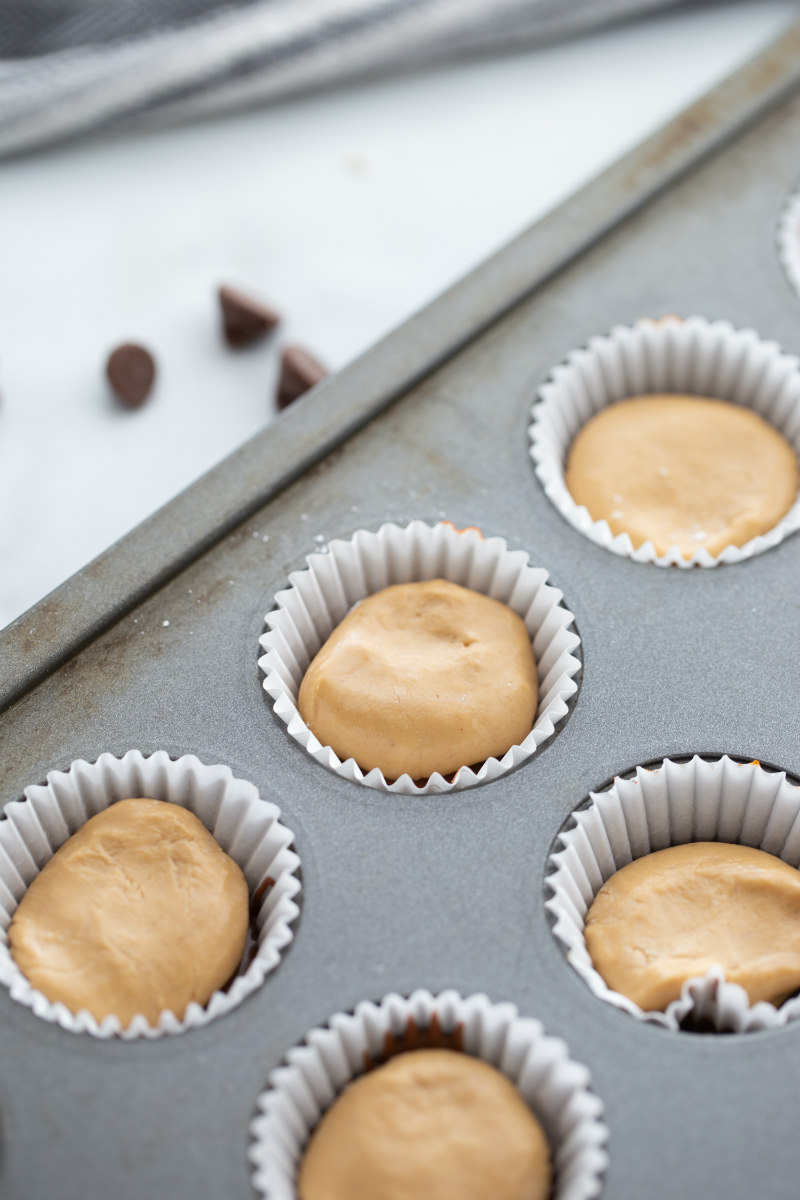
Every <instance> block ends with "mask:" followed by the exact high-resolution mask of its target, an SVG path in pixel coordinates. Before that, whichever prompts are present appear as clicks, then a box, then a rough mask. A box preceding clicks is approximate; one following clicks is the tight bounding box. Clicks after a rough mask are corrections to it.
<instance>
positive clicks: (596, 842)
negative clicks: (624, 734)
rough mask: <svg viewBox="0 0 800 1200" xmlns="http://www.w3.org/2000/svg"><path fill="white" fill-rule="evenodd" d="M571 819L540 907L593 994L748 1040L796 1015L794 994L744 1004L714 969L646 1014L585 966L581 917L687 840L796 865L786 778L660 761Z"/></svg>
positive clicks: (793, 796) (794, 813) (733, 766)
mask: <svg viewBox="0 0 800 1200" xmlns="http://www.w3.org/2000/svg"><path fill="white" fill-rule="evenodd" d="M573 818H574V825H573V826H572V827H571V828H569V829H567V830H565V831H563V832H562V833H561V834H560V835H559V837H558V840H557V843H556V846H557V849H556V850H555V851H554V853H553V854H552V855H551V857H550V864H549V865H550V868H551V869H552V872H553V873H552V874H550V875H549V876H548V878H547V886H548V888H549V890H550V891H551V892H552V897H551V898H550V899H549V900H548V901H547V908H548V910H549V911H550V913H551V914H552V916H553V917H554V920H555V924H554V926H553V933H554V935H555V937H556V938H557V939H558V940H559V941H560V942H561V943H562V944H563V945H564V946H565V947H566V951H567V961H568V962H569V963H570V964H571V966H572V967H574V969H575V970H576V971H577V972H578V974H579V975H580V976H581V978H582V979H583V980H584V981H585V982H586V983H587V984H588V985H589V987H590V988H591V990H592V992H593V993H594V994H595V996H598V997H599V998H600V999H601V1000H605V1001H606V1002H607V1003H608V1004H612V1005H613V1006H614V1007H615V1008H618V1009H621V1010H622V1011H623V1012H626V1013H629V1014H630V1015H631V1016H633V1017H636V1018H638V1019H639V1020H641V1021H649V1022H652V1023H653V1024H655V1025H661V1026H664V1027H665V1028H667V1029H673V1030H677V1029H679V1028H680V1026H681V1022H683V1021H684V1020H685V1019H686V1018H687V1017H691V1021H692V1024H696V1023H697V1022H699V1021H704V1022H707V1023H709V1024H710V1025H711V1026H712V1027H713V1028H714V1029H716V1030H719V1031H727V1032H732V1033H746V1032H749V1031H751V1030H757V1029H774V1028H777V1027H779V1026H782V1025H785V1024H786V1023H787V1022H788V1021H792V1020H794V1019H796V1018H797V1017H798V1016H800V996H796V997H792V998H790V999H789V1000H787V1001H786V1002H785V1003H784V1004H782V1005H781V1007H780V1008H775V1006H774V1005H772V1004H769V1003H767V1002H766V1001H761V1002H760V1003H758V1004H754V1005H751V1004H750V1001H749V999H748V996H747V993H746V992H745V990H744V988H742V987H739V985H738V984H735V983H728V982H726V980H725V976H724V972H723V971H722V970H721V969H720V968H718V967H714V968H712V969H711V970H709V971H708V973H707V974H706V975H705V976H702V977H697V978H694V979H690V980H687V982H686V983H685V984H684V987H683V990H682V992H681V996H680V998H679V999H677V1000H674V1001H673V1002H672V1003H671V1004H669V1005H668V1007H667V1008H666V1009H665V1010H664V1011H663V1012H660V1011H659V1012H645V1011H643V1010H642V1009H641V1008H640V1007H639V1006H638V1005H637V1004H634V1002H633V1001H632V1000H629V999H628V997H627V996H622V995H620V993H619V992H615V991H612V990H611V988H609V987H608V985H607V984H606V982H605V981H604V980H603V979H602V977H601V976H600V974H599V973H598V972H597V971H596V970H595V968H594V966H593V964H592V960H591V957H590V955H589V952H588V950H587V948H586V940H585V937H584V923H585V919H586V914H587V912H588V910H589V907H590V906H591V903H592V901H593V900H594V898H595V896H596V895H597V893H598V892H599V891H600V888H601V887H602V886H603V884H604V883H605V882H606V880H607V879H609V878H610V877H611V876H612V875H613V874H614V873H615V872H616V871H618V870H619V869H620V868H621V867H624V866H625V865H626V864H627V863H629V862H632V861H633V860H634V859H637V858H642V857H643V856H644V855H645V854H650V853H651V851H655V850H663V849H665V848H666V847H667V846H679V845H684V844H685V843H687V842H733V843H738V844H741V845H744V846H753V847H756V848H757V849H760V850H765V851H767V852H768V853H769V854H775V855H776V856H777V857H778V858H781V859H783V860H784V861H785V862H787V863H790V864H791V865H792V866H793V867H800V787H798V786H796V785H795V784H792V783H790V782H789V781H788V780H787V778H786V774H785V772H783V771H781V772H777V771H765V770H764V769H763V768H762V767H761V766H759V765H758V763H755V762H751V763H737V762H735V761H734V760H733V759H731V758H728V757H727V755H725V756H723V757H722V758H719V759H716V760H714V761H708V760H706V759H703V758H699V757H697V756H695V757H694V758H692V759H691V761H689V762H681V763H678V762H673V761H672V760H671V759H664V762H663V763H662V765H661V766H659V767H657V768H655V769H654V770H647V769H646V768H644V767H637V768H636V772H635V775H634V776H633V777H630V778H625V779H622V778H617V779H615V780H614V783H613V784H612V786H611V787H609V788H607V789H606V790H605V791H603V792H592V793H590V799H589V803H588V805H587V807H585V808H581V809H579V810H578V811H576V812H575V813H573ZM765 936H768V931H765Z"/></svg>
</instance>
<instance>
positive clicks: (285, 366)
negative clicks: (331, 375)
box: [278, 346, 328, 408]
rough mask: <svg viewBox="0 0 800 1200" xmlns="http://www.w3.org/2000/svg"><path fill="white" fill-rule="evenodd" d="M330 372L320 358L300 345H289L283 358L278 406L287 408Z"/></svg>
mask: <svg viewBox="0 0 800 1200" xmlns="http://www.w3.org/2000/svg"><path fill="white" fill-rule="evenodd" d="M327 374H328V370H327V368H326V367H323V365H322V363H321V362H320V361H319V359H318V358H314V356H313V354H309V353H308V351H307V350H303V349H302V348H301V347H300V346H287V347H286V348H285V349H284V351H283V356H282V358H281V378H280V383H279V384H278V408H286V407H288V405H290V404H291V403H292V402H293V401H294V400H296V399H297V398H298V396H302V395H303V392H307V391H308V390H309V388H312V387H314V386H315V384H318V383H319V381H320V380H321V379H324V378H325V376H326V375H327Z"/></svg>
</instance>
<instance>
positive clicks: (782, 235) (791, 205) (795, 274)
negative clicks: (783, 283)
mask: <svg viewBox="0 0 800 1200" xmlns="http://www.w3.org/2000/svg"><path fill="white" fill-rule="evenodd" d="M775 240H776V243H777V248H778V258H779V260H780V263H781V266H782V267H783V270H784V273H785V275H786V278H787V279H788V280H789V283H790V284H791V286H792V288H793V289H794V292H795V294H796V295H797V296H798V298H800V188H798V189H797V190H796V191H794V192H792V194H791V196H790V197H789V199H788V200H787V201H786V203H785V204H784V206H783V208H782V210H781V213H780V216H779V217H778V227H777V230H776V232H775Z"/></svg>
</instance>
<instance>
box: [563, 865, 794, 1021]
mask: <svg viewBox="0 0 800 1200" xmlns="http://www.w3.org/2000/svg"><path fill="white" fill-rule="evenodd" d="M585 932H586V947H587V949H588V951H589V954H590V955H591V959H592V962H593V963H594V966H595V969H596V970H597V971H598V972H599V974H600V975H602V977H603V979H604V980H605V981H606V983H607V984H608V986H609V987H610V988H612V989H613V990H614V991H615V992H621V993H622V995H623V996H627V997H628V998H629V999H631V1000H633V1002H634V1003H635V1004H638V1005H639V1007H640V1008H642V1009H644V1011H645V1012H654V1011H657V1010H663V1009H665V1008H666V1007H667V1005H668V1004H670V1003H671V1002H672V1001H673V1000H677V999H678V997H679V996H680V994H681V988H682V987H683V984H684V982H685V981H686V980H687V979H691V978H693V977H695V976H701V975H705V973H706V972H707V971H708V970H709V968H710V967H712V966H719V967H722V969H723V970H724V972H725V977H726V979H727V980H728V981H729V982H731V983H738V984H739V985H740V986H741V987H743V988H744V989H745V991H746V992H747V994H748V996H749V997H750V1002H751V1004H755V1003H757V1001H759V1000H768V1001H770V1002H771V1003H772V1004H781V1003H782V1002H783V1001H784V1000H785V999H786V998H787V997H788V996H790V995H791V994H792V992H795V991H797V990H798V989H799V988H800V871H797V870H795V868H794V867H791V866H789V864H788V863H785V862H783V861H782V860H781V859H780V858H777V857H776V856H775V855H774V854H767V853H766V852H765V851H763V850H753V849H751V848H750V847H749V846H738V845H731V844H728V843H727V842H693V843H691V844H690V845H686V846H671V847H670V848H669V849H667V850H658V851H656V852H655V853H653V854H647V855H645V856H644V857H643V858H638V859H636V860H635V862H632V863H628V865H627V866H624V867H622V868H621V870H619V871H617V872H616V874H615V875H612V876H611V878H610V879H608V880H607V881H606V883H605V884H604V885H603V887H602V888H601V889H600V891H599V892H598V893H597V896H596V897H595V899H594V902H593V903H592V905H591V907H590V909H589V913H588V915H587V917H586V931H585Z"/></svg>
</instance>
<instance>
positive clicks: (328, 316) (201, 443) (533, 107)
mask: <svg viewBox="0 0 800 1200" xmlns="http://www.w3.org/2000/svg"><path fill="white" fill-rule="evenodd" d="M797 12H798V5H797V3H789V2H784V3H771V2H767V3H760V2H752V3H746V2H742V3H733V4H728V5H725V4H721V5H718V6H713V5H712V6H708V7H704V6H700V7H698V8H692V9H690V10H685V11H676V12H672V13H666V14H663V15H661V16H659V17H656V18H652V19H650V20H646V21H641V22H636V23H634V24H631V25H626V26H622V27H619V28H616V29H613V30H608V31H605V32H603V33H601V34H598V35H596V36H594V37H590V38H586V39H582V40H579V41H574V42H571V43H567V44H564V45H560V46H557V47H550V48H547V49H543V50H538V51H526V52H521V53H519V54H514V55H507V56H503V57H498V58H493V59H488V60H482V61H477V62H470V63H465V64H459V65H454V66H451V67H446V68H442V69H440V70H436V71H430V72H425V73H424V74H418V75H413V76H405V77H402V78H397V79H391V80H388V81H385V82H379V83H375V84H369V85H364V86H359V87H357V88H353V89H352V90H342V91H337V92H334V93H328V94H324V95H317V96H313V97H308V98H305V99H301V100H297V101H293V102H291V103H286V104H281V105H277V106H275V107H272V108H268V109H264V110H262V111H259V112H254V113H249V114H245V115H242V116H237V117H233V118H227V119H225V120H220V121H216V122H209V123H206V124H203V125H196V126H193V127H188V128H180V129H174V130H168V131H165V132H160V133H155V134H147V135H141V136H138V135H135V136H127V137H124V138H115V139H113V140H104V141H95V142H92V143H83V144H80V145H75V146H70V147H68V148H64V149H59V150H55V151H52V152H50V153H47V154H42V155H39V156H37V157H33V158H30V159H25V160H20V161H17V162H14V163H10V164H7V165H4V166H2V167H0V562H2V564H3V566H2V570H0V626H2V625H4V624H6V623H7V622H9V621H11V620H12V619H13V618H15V617H16V616H17V615H19V614H20V613H21V612H22V611H24V609H26V608H27V607H29V606H30V605H31V604H33V603H35V602H36V601H37V600H39V599H40V598H41V597H42V596H43V595H44V594H45V593H46V592H48V591H50V590H51V589H52V588H53V587H55V586H56V585H57V584H59V583H60V582H61V581H62V580H63V579H65V578H66V577H67V576H68V575H70V574H72V572H74V571H76V570H77V569H79V568H80V567H81V566H83V565H84V564H85V563H86V562H87V561H88V560H89V559H91V558H93V557H94V556H95V555H96V554H98V553H99V552H100V551H101V550H103V549H104V548H105V547H106V546H107V545H108V544H110V543H111V542H112V541H114V540H115V539H116V538H118V537H120V536H121V535H122V534H124V533H125V532H126V531H127V530H128V529H129V528H131V526H133V525H134V524H136V523H137V522H138V521H140V520H142V519H143V518H144V517H146V516H147V515H148V514H149V513H151V512H152V511H153V510H154V509H155V508H157V507H158V506H159V505H161V504H163V503H164V502H165V501H167V500H168V499H169V498H170V497H171V496H173V495H174V494H175V493H176V492H177V491H179V490H180V489H181V488H182V487H184V486H185V485H186V484H188V483H190V482H191V481H192V480H193V479H195V478H196V477H197V476H198V475H199V474H200V473H201V472H203V471H204V470H206V469H207V468H208V467H210V466H211V465H213V463H215V462H216V461H218V460H219V459H220V458H221V457H222V456H223V455H225V454H226V453H228V452H229V451H231V450H233V449H235V447H236V446H238V445H239V444H240V443H241V442H242V441H244V440H245V439H246V438H247V437H249V436H250V435H251V434H253V433H255V432H256V431H257V430H259V429H260V428H261V427H262V426H263V425H264V424H265V423H266V422H268V421H270V420H271V419H273V416H274V407H273V395H274V389H275V377H276V369H277V362H278V353H277V347H278V346H279V344H280V341H281V340H282V339H283V340H289V339H291V340H293V341H298V342H301V343H303V344H305V345H307V346H308V347H309V348H310V349H313V350H314V351H315V352H317V353H318V354H319V355H320V356H322V357H323V358H324V359H326V360H327V362H328V363H329V365H331V366H332V367H338V366H341V365H342V364H343V363H345V362H346V361H348V360H349V359H351V358H352V357H353V356H354V355H356V354H358V353H359V352H360V351H361V350H363V349H365V348H366V347H367V346H368V345H369V344H370V343H371V342H373V341H375V339H376V338H378V337H379V336H381V335H382V334H384V333H385V332H387V331H388V330H389V329H390V328H391V327H392V326H394V325H396V324H397V323H398V322H399V321H401V320H402V319H403V318H404V317H406V316H407V315H409V313H411V312H412V311H413V310H415V309H416V308H419V307H420V305H422V304H424V303H425V302H426V301H427V300H429V299H430V298H431V297H433V296H434V295H435V294H436V293H437V292H439V291H441V290H442V289H443V288H444V287H445V286H447V285H448V284H449V283H451V282H452V281H453V280H454V279H455V278H457V277H458V276H459V275H461V274H463V273H464V272H466V271H468V270H469V269H470V268H471V267H472V266H474V265H475V264H476V263H477V262H478V261H480V260H481V259H482V258H484V257H485V256H486V255H487V254H488V253H490V252H491V251H492V250H494V249H496V248H497V247H498V246H499V245H501V244H502V243H503V242H504V241H505V240H507V239H508V238H509V237H510V236H511V235H513V234H515V233H516V232H518V231H519V230H520V229H522V228H523V227H524V226H525V225H527V224H528V223H529V222H530V221H532V220H534V219H535V218H536V217H537V216H540V215H541V214H542V213H543V212H545V211H546V210H547V209H549V208H550V207H552V206H553V205H554V204H556V203H558V201H559V200H560V199H562V198H563V197H564V196H565V195H567V194H568V193H569V192H570V191H572V190H573V189H574V188H575V187H577V186H578V185H579V184H581V183H583V182H585V181H586V180H587V179H588V178H590V177H591V176H592V175H593V174H595V173H596V172H597V171H598V170H599V169H600V168H602V167H603V166H604V165H606V164H607V163H608V162H610V161H611V160H613V159H614V158H615V157H617V156H618V155H619V154H620V153H621V152H623V151H624V150H626V149H628V148H629V147H630V146H631V145H633V144H634V143H635V142H637V141H638V140H639V139H641V138H642V137H643V136H645V135H646V134H647V133H648V132H650V131H651V130H652V129H653V128H654V127H656V126H657V125H658V124H660V123H661V122H663V121H664V120H666V119H667V118H668V117H669V116H671V115H672V114H673V113H674V112H676V111H677V110H678V109H680V108H681V107H683V106H684V105H685V104H686V103H688V102H689V101H690V100H692V99H693V98H694V97H696V96H697V95H698V94H700V93H701V92H703V91H705V90H706V89H707V88H708V87H710V86H711V85H712V84H713V83H715V82H716V81H717V80H718V79H719V78H721V77H722V76H723V75H724V74H726V73H727V72H728V71H730V70H731V69H732V68H734V67H735V66H736V65H738V63H740V62H741V61H743V60H744V59H745V58H747V57H749V56H750V55H752V54H753V53H755V52H756V51H757V50H758V48H759V47H760V46H761V45H762V44H764V43H766V42H767V41H768V40H769V39H770V38H771V37H773V36H774V35H775V34H777V33H778V32H780V30H781V29H782V28H783V27H784V26H785V25H786V24H787V23H788V21H789V20H791V18H792V17H793V16H795V15H797ZM798 167H799V168H800V164H798ZM222 282H230V283H232V284H238V285H241V287H242V288H243V289H249V290H251V291H252V292H253V293H254V294H258V295H261V296H263V297H264V298H265V299H266V300H267V301H269V302H271V303H273V304H274V305H275V306H276V307H278V308H279V309H280V310H281V311H282V312H283V313H284V314H285V316H286V321H285V324H284V325H283V327H282V329H281V330H280V331H279V333H278V335H277V336H273V337H272V338H270V339H269V340H267V341H265V342H263V343H261V344H259V345H256V346H254V347H251V348H249V349H248V350H245V351H238V352H233V351H230V350H227V349H226V348H225V346H224V344H223V343H222V340H221V338H220V335H219V331H218V314H217V309H216V300H215V289H216V287H217V285H218V284H219V283H222ZM613 320H614V314H613V313H609V315H608V323H609V324H612V323H613ZM128 340H133V341H142V342H144V343H145V344H147V345H149V346H150V347H151V348H152V350H153V351H154V353H155V355H156V357H157V360H158V365H159V376H158V380H157V385H156V389H155V391H154V393H153V396H152V398H151V400H150V402H149V403H148V404H147V405H146V406H145V407H144V408H142V409H140V410H138V411H134V412H129V411H123V410H121V409H120V408H118V407H117V406H116V405H115V404H114V403H113V402H112V400H111V399H110V395H109V392H108V389H107V386H106V384H105V380H104V376H103V368H104V363H105V359H106V356H107V354H108V352H109V350H110V349H112V348H113V346H114V345H116V344H118V343H119V342H122V341H128Z"/></svg>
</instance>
